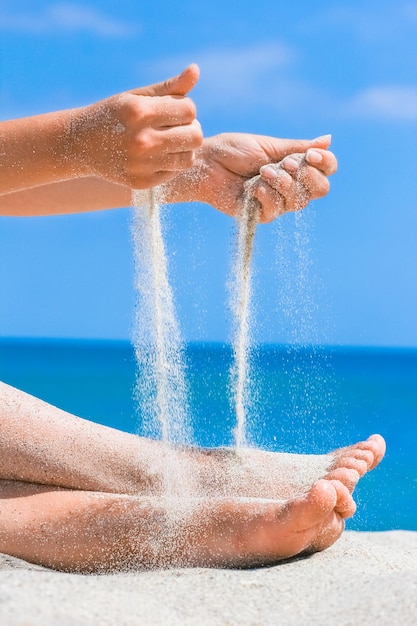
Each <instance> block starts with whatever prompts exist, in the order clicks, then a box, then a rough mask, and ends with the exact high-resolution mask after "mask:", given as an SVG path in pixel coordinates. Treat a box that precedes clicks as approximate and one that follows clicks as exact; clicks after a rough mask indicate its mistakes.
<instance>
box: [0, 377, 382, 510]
mask: <svg viewBox="0 0 417 626" xmlns="http://www.w3.org/2000/svg"><path fill="white" fill-rule="evenodd" d="M0 429H1V437H0V479H9V480H20V481H24V482H29V483H39V484H46V485H52V486H56V487H64V488H70V489H81V490H85V491H100V492H109V493H119V494H130V495H147V496H158V495H162V494H163V493H164V491H165V489H166V477H167V475H170V472H171V474H172V475H175V473H174V470H175V471H176V472H177V475H179V481H178V483H179V487H178V488H176V486H175V484H174V485H173V487H174V492H177V495H189V496H192V495H194V496H195V495H203V496H204V497H219V496H220V497H228V496H236V497H263V498H272V499H276V498H278V499H279V498H289V497H292V496H295V495H299V494H301V493H303V492H304V491H305V490H306V489H308V488H309V487H310V486H311V485H312V484H313V482H314V481H316V480H318V479H319V478H322V477H326V478H328V479H341V480H342V481H343V482H344V484H346V485H348V484H349V485H350V489H351V490H352V489H353V488H354V486H355V484H356V482H357V480H358V479H359V477H360V476H362V475H363V474H364V473H365V472H367V471H369V470H370V469H373V467H375V466H376V465H377V464H378V463H379V462H380V460H381V458H382V457H383V455H384V452H385V442H384V441H383V439H382V437H380V436H378V435H375V436H373V437H370V438H369V439H368V440H366V441H364V442H359V443H357V444H355V445H353V446H349V447H347V448H341V449H340V450H336V451H335V452H333V453H331V454H326V455H298V454H286V453H272V452H266V451H262V450H256V449H245V450H240V451H238V452H237V451H236V450H233V449H211V450H203V449H199V448H181V449H179V448H176V449H175V448H171V447H169V446H167V445H166V444H165V443H163V442H159V441H152V440H150V439H145V438H143V437H138V436H135V435H131V434H128V433H124V432H121V431H118V430H116V429H112V428H108V427H105V426H101V425H99V424H95V423H92V422H89V421H87V420H83V419H81V418H78V417H75V416H73V415H70V414H69V413H67V412H65V411H62V410H60V409H58V408H56V407H54V406H52V405H50V404H47V403H46V402H43V401H41V400H39V399H37V398H34V397H33V396H30V395H28V394H26V393H24V392H22V391H20V390H18V389H14V388H13V387H10V386H9V385H5V384H4V383H0ZM172 475H170V476H169V477H170V478H171V479H172ZM171 482H172V481H171Z"/></svg>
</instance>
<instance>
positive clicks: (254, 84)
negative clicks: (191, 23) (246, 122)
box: [147, 42, 417, 123]
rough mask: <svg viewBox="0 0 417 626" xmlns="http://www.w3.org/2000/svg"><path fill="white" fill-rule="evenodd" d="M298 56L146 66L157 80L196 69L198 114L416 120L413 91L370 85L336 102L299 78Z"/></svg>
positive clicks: (207, 55)
mask: <svg viewBox="0 0 417 626" xmlns="http://www.w3.org/2000/svg"><path fill="white" fill-rule="evenodd" d="M299 59H301V55H300V54H299V53H298V52H297V50H296V49H295V48H293V47H289V46H287V45H284V44H282V43H280V42H270V43H264V44H260V45H258V46H251V47H247V48H238V49H233V48H230V49H228V50H224V49H223V50H205V51H202V52H200V53H195V54H194V55H193V56H192V57H191V58H190V57H187V58H185V57H182V56H181V57H177V58H172V57H171V58H169V59H165V60H162V61H158V62H156V63H154V64H152V65H148V67H147V72H149V74H150V75H152V76H153V77H155V76H159V77H160V79H163V78H166V77H168V76H170V75H174V74H176V73H177V72H179V71H181V69H183V68H184V67H185V66H186V65H187V64H189V63H190V62H191V61H195V62H197V63H198V64H199V65H200V69H201V77H200V82H199V85H198V87H197V88H196V91H195V96H193V97H195V99H196V101H197V102H198V108H199V110H200V111H203V110H204V111H210V113H215V112H216V111H221V110H224V109H229V110H233V111H239V112H244V113H245V112H253V111H254V110H256V109H258V110H259V111H261V112H262V114H265V115H270V114H271V112H272V114H274V113H275V112H279V113H280V114H281V115H285V116H286V117H287V118H288V119H294V118H299V117H300V116H304V117H306V118H311V117H314V118H315V119H320V118H325V119H326V120H328V121H331V120H339V121H342V120H343V121H346V120H348V119H352V120H357V119H366V120H375V121H378V122H380V121H385V122H387V123H388V122H410V121H411V122H414V121H415V120H417V87H415V86H414V85H397V86H395V85H394V86H389V85H370V86H368V87H367V88H365V89H363V90H362V91H360V92H358V93H356V94H355V93H352V94H351V95H350V96H347V97H344V98H341V97H340V96H338V95H336V93H334V91H333V90H332V86H331V84H330V85H328V86H327V88H325V89H323V88H321V89H319V88H318V87H316V86H315V85H314V83H313V82H310V81H309V80H308V78H307V79H306V78H302V77H301V78H300V77H299V73H300V72H299V68H298V63H297V61H298V60H299Z"/></svg>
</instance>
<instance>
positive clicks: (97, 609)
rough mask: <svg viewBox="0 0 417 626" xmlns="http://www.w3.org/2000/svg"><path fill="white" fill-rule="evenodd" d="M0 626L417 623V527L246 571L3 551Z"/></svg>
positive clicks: (345, 539)
mask: <svg viewBox="0 0 417 626" xmlns="http://www.w3.org/2000/svg"><path fill="white" fill-rule="evenodd" d="M0 624H1V626H52V625H53V626H57V625H58V624H59V625H60V626H78V625H80V626H84V625H88V626H89V625H94V626H106V625H112V626H136V625H138V626H139V625H140V626H145V625H148V624H149V625H152V626H171V625H173V626H176V625H177V624H178V625H181V626H187V625H193V626H199V625H200V624H201V625H210V626H212V625H217V624H219V625H222V626H232V625H233V626H234V625H235V624H236V625H237V624H239V625H243V626H245V625H250V626H272V625H277V626H278V625H279V626H287V625H294V626H295V625H297V626H304V625H309V626H310V625H320V626H324V625H325V624H337V625H338V626H348V625H349V626H350V625H352V626H353V625H355V626H357V625H359V624H367V625H370V626H373V625H374V624H375V625H377V624H378V626H383V625H387V626H388V625H389V626H393V625H397V624H398V625H401V626H416V625H417V532H411V531H389V532H378V533H364V532H353V531H348V532H346V533H345V534H344V535H343V536H342V538H341V539H340V540H339V541H338V542H337V543H336V544H335V545H334V546H332V547H331V548H330V549H329V550H327V551H325V552H322V553H320V554H315V555H313V556H310V557H308V558H299V559H293V560H290V561H287V562H284V563H281V564H279V565H277V566H274V567H267V568H261V569H252V570H218V569H183V570H181V569H175V570H167V571H152V572H151V571H145V572H136V573H128V574H114V575H105V576H104V575H103V576H92V575H88V576H82V575H76V574H63V573H58V572H54V571H51V570H47V569H44V568H41V567H38V566H35V565H31V564H29V563H26V562H24V561H20V560H18V559H14V558H11V557H9V556H6V555H0Z"/></svg>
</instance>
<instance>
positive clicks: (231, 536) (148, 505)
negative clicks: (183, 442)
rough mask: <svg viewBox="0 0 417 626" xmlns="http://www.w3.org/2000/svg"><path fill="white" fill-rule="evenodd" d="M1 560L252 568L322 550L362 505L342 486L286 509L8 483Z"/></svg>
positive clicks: (334, 484)
mask: <svg viewBox="0 0 417 626" xmlns="http://www.w3.org/2000/svg"><path fill="white" fill-rule="evenodd" d="M0 498H1V509H0V510H1V513H0V551H2V552H5V553H7V554H10V555H12V556H16V557H19V558H23V559H26V560H28V561H31V562H34V563H38V564H41V565H45V566H47V567H52V568H55V569H59V570H66V571H79V572H109V571H119V570H128V569H137V568H142V567H169V566H215V567H247V566H258V565H264V564H272V563H275V562H278V561H279V560H282V559H285V558H289V557H291V556H294V555H296V554H300V553H301V552H311V551H316V550H322V549H324V548H326V547H328V546H330V545H331V544H332V543H334V541H336V539H337V538H338V537H339V536H340V534H341V532H342V531H343V527H344V521H343V520H344V518H346V517H348V516H350V515H352V514H353V512H354V509H355V505H354V502H353V499H352V497H351V494H350V492H349V489H348V488H347V487H346V486H345V485H344V484H343V483H341V482H340V481H337V480H320V481H318V482H316V483H315V484H314V485H313V486H312V487H311V488H310V489H309V491H308V492H307V493H306V494H304V495H303V496H299V497H296V498H293V499H290V500H287V501H284V502H274V501H271V500H261V499H244V498H232V497H231V498H207V499H204V498H201V499H200V498H198V499H195V500H194V501H192V502H191V503H190V502H186V503H182V502H180V501H179V500H175V501H173V502H168V501H167V500H165V499H162V498H144V497H141V498H139V497H134V496H128V495H117V494H108V493H93V492H86V491H75V490H67V489H59V488H56V487H48V486H46V485H33V484H28V483H21V482H18V481H0Z"/></svg>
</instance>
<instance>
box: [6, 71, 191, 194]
mask: <svg viewBox="0 0 417 626" xmlns="http://www.w3.org/2000/svg"><path fill="white" fill-rule="evenodd" d="M198 76H199V71H198V68H197V66H194V65H191V66H190V67H188V68H187V69H186V70H185V71H184V72H183V73H182V74H180V75H179V76H176V77H174V78H171V79H168V80H167V81H165V82H163V83H158V84H156V85H151V86H149V87H143V88H141V89H134V90H132V91H128V92H125V93H122V94H118V95H116V96H112V97H110V98H107V99H106V100H102V101H100V102H97V103H95V104H92V105H89V106H86V107H82V108H79V109H70V110H67V111H58V112H55V113H46V114H44V115H38V116H35V117H28V118H22V119H17V120H9V121H6V122H2V123H0V195H1V194H7V193H11V192H15V191H20V190H23V189H28V188H31V187H35V186H38V185H45V184H49V183H54V182H58V181H63V180H68V179H73V178H78V177H84V176H99V177H101V178H104V179H105V180H108V181H111V182H114V183H118V184H122V185H127V186H129V187H135V188H137V189H142V188H147V187H151V186H154V185H156V184H160V183H161V182H164V181H166V180H168V179H169V178H172V177H173V176H175V175H176V174H177V173H178V172H179V171H181V170H182V169H184V168H189V167H190V166H191V165H192V163H193V159H194V150H195V149H196V148H198V147H199V146H200V145H201V142H202V133H201V127H200V125H199V123H198V121H197V120H196V110H195V106H194V104H193V102H192V101H191V100H190V99H189V98H187V97H185V95H186V94H187V93H188V91H189V90H190V89H192V87H193V86H194V85H195V83H196V82H197V80H198Z"/></svg>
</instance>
